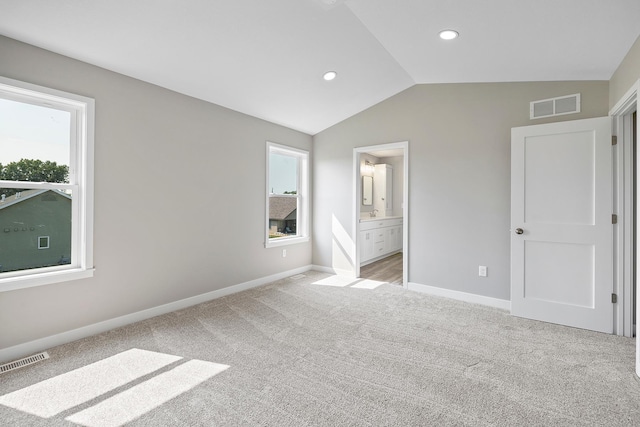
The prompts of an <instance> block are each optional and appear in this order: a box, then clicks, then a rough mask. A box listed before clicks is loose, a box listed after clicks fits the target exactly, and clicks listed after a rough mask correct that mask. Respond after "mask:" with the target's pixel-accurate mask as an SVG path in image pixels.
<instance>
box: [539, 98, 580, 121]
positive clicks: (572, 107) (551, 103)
mask: <svg viewBox="0 0 640 427" xmlns="http://www.w3.org/2000/svg"><path fill="white" fill-rule="evenodd" d="M579 112H580V94H579V93H575V94H573V95H567V96H559V97H557V98H550V99H541V100H540V101H533V102H531V103H530V104H529V118H530V119H532V120H533V119H541V118H543V117H553V116H562V115H564V114H574V113H579Z"/></svg>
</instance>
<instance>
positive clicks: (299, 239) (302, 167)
mask: <svg viewBox="0 0 640 427" xmlns="http://www.w3.org/2000/svg"><path fill="white" fill-rule="evenodd" d="M266 145H267V149H266V166H267V168H266V179H265V181H266V186H265V188H266V191H265V199H266V203H265V214H264V216H265V226H264V246H265V248H275V247H278V246H287V245H294V244H297V243H304V242H308V241H309V214H310V212H309V152H308V151H306V150H301V149H299V148H293V147H289V146H286V145H281V144H276V143H274V142H269V141H267V144H266ZM274 152H275V153H280V154H284V155H287V156H294V157H297V158H298V161H299V163H298V166H299V167H298V189H297V191H298V194H296V196H292V197H296V198H297V199H298V213H297V214H298V218H297V221H296V233H297V234H296V236H293V237H279V238H277V239H270V238H269V195H270V193H271V188H270V187H269V157H270V156H269V154H271V153H274Z"/></svg>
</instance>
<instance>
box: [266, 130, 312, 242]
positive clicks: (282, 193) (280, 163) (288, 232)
mask: <svg viewBox="0 0 640 427" xmlns="http://www.w3.org/2000/svg"><path fill="white" fill-rule="evenodd" d="M308 193H309V152H308V151H304V150H299V149H296V148H291V147H285V146H283V145H279V144H274V143H272V142H267V208H266V212H267V215H266V216H267V218H266V233H265V246H266V247H272V246H280V245H287V244H292V243H299V242H303V241H308V240H309V194H308Z"/></svg>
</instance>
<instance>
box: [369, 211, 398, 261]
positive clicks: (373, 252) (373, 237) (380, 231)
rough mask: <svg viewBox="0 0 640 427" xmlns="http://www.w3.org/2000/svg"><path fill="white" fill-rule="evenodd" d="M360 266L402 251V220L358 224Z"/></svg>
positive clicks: (371, 221)
mask: <svg viewBox="0 0 640 427" xmlns="http://www.w3.org/2000/svg"><path fill="white" fill-rule="evenodd" d="M359 243H360V265H364V264H368V263H370V262H373V261H376V260H378V259H380V258H383V257H385V256H387V255H391V254H392V253H395V252H398V251H401V250H402V218H378V219H371V220H363V221H361V222H360V241H359Z"/></svg>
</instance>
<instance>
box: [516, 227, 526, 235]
mask: <svg viewBox="0 0 640 427" xmlns="http://www.w3.org/2000/svg"><path fill="white" fill-rule="evenodd" d="M523 233H524V230H523V229H522V228H516V234H523Z"/></svg>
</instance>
